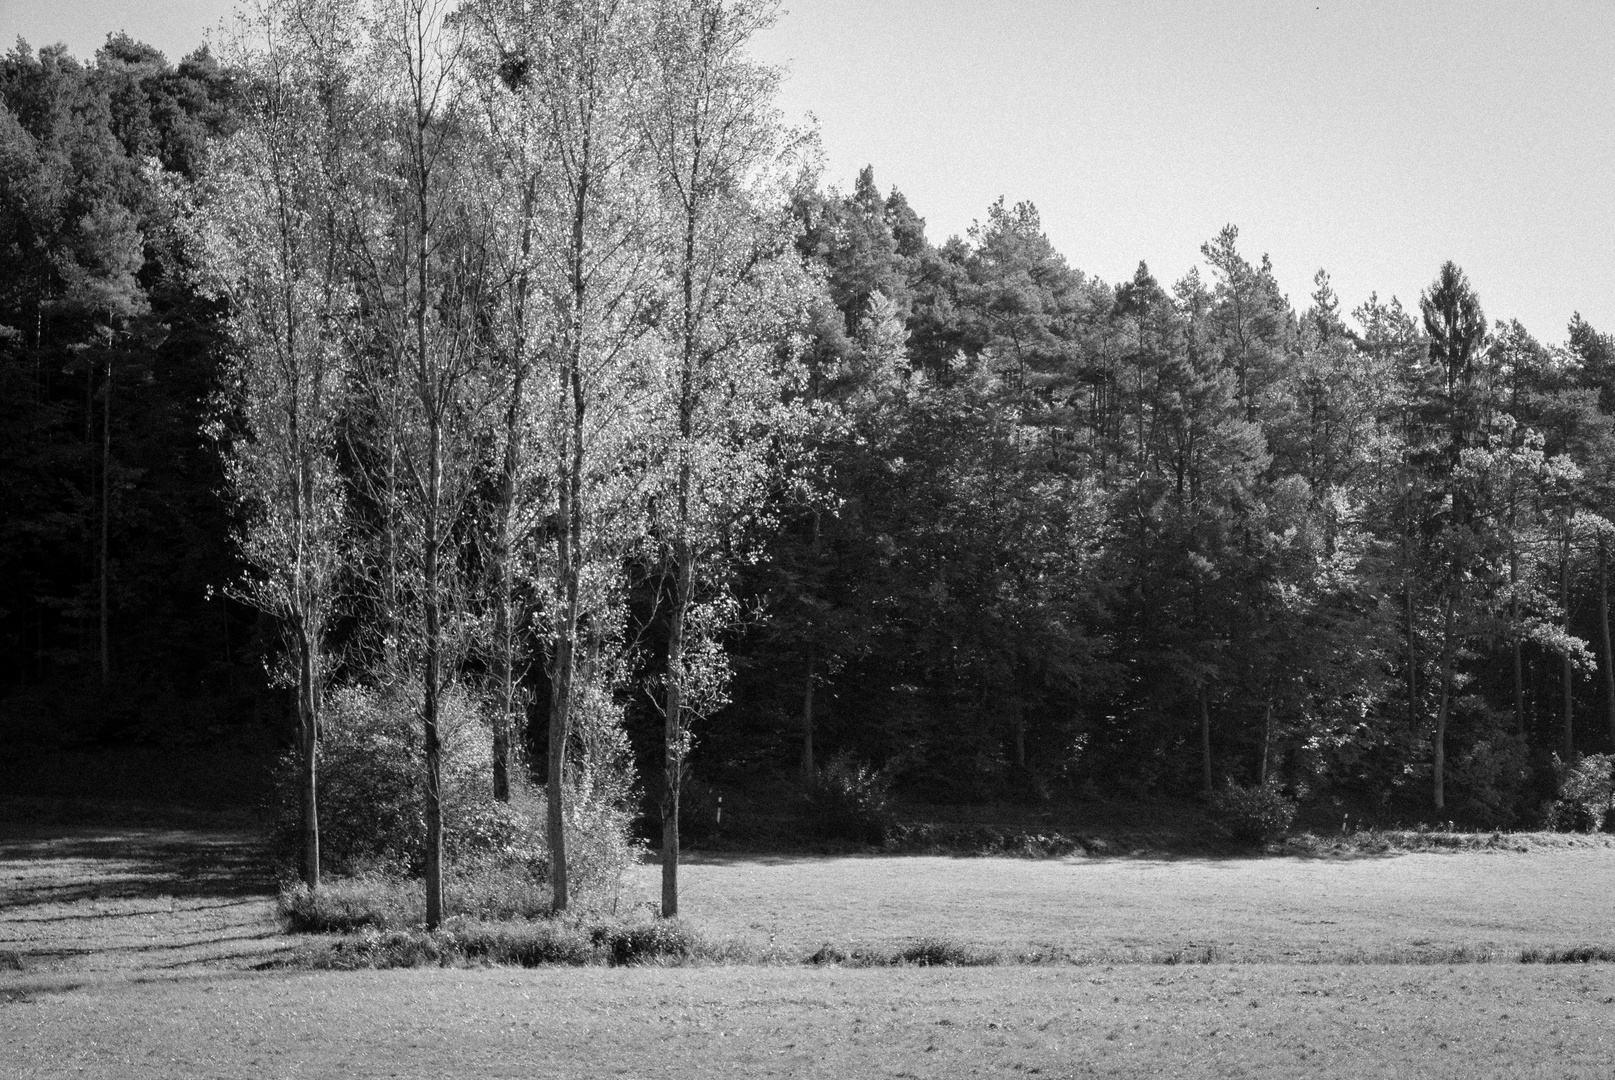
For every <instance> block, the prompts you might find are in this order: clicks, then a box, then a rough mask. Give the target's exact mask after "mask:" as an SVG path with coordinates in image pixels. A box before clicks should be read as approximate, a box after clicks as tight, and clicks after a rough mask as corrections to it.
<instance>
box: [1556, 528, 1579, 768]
mask: <svg viewBox="0 0 1615 1080" xmlns="http://www.w3.org/2000/svg"><path fill="white" fill-rule="evenodd" d="M1559 606H1560V608H1561V609H1562V610H1563V612H1564V632H1565V636H1566V637H1569V636H1570V534H1569V532H1568V528H1567V531H1566V533H1565V539H1564V544H1563V546H1562V547H1561V550H1560V562H1559ZM1561 670H1562V673H1563V683H1564V730H1563V739H1564V743H1563V749H1564V756H1565V760H1566V761H1569V760H1570V759H1571V758H1572V757H1573V756H1575V753H1576V720H1575V698H1574V691H1575V686H1574V683H1573V677H1574V675H1575V667H1574V665H1573V664H1572V663H1571V660H1570V654H1569V653H1568V652H1567V653H1565V655H1564V662H1563V664H1562V665H1561Z"/></svg>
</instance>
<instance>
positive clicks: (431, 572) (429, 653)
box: [421, 341, 443, 930]
mask: <svg viewBox="0 0 1615 1080" xmlns="http://www.w3.org/2000/svg"><path fill="white" fill-rule="evenodd" d="M421 345H422V350H423V351H422V363H424V362H425V360H424V356H425V352H424V348H425V342H424V341H422V343H421ZM427 439H428V448H427V453H428V454H429V455H430V458H429V460H428V461H427V465H426V544H425V548H426V550H425V551H424V552H423V553H422V554H423V556H424V558H423V560H422V563H423V567H422V569H423V571H424V575H423V576H424V577H425V581H424V582H422V586H423V588H422V597H421V599H422V604H423V606H424V607H425V609H426V611H425V615H426V643H425V644H426V687H425V694H424V700H423V701H422V703H421V719H422V722H423V724H424V726H425V729H426V730H425V736H426V928H427V929H428V930H436V929H437V928H438V926H439V925H440V924H441V923H442V921H443V789H442V771H443V761H442V756H443V755H442V746H441V744H440V743H439V741H438V700H439V699H438V686H439V682H440V679H441V674H442V673H441V666H442V662H443V658H442V649H443V642H442V626H441V622H442V611H441V610H440V605H441V602H442V601H441V598H440V596H439V589H438V557H439V553H438V548H439V537H438V530H439V522H438V508H439V507H438V504H439V502H440V497H441V494H442V491H441V489H442V483H443V475H442V431H441V429H440V426H439V423H438V420H437V417H435V416H434V417H432V419H431V421H430V427H429V430H428V432H427Z"/></svg>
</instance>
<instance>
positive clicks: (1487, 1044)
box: [0, 831, 1615, 1080]
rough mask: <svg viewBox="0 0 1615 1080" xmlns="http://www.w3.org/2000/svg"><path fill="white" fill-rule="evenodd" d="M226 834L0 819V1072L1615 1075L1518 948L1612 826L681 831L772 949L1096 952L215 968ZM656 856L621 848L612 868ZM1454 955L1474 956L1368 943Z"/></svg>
mask: <svg viewBox="0 0 1615 1080" xmlns="http://www.w3.org/2000/svg"><path fill="white" fill-rule="evenodd" d="M247 844H248V841H247V840H246V838H243V837H241V836H235V837H234V838H232V836H231V835H230V834H218V835H212V834H194V835H193V834H181V833H171V832H153V831H144V832H141V831H131V832H128V833H127V834H124V835H121V836H120V835H112V834H110V833H108V834H102V833H95V834H94V835H89V834H77V835H66V836H60V837H47V836H43V835H36V836H27V837H16V838H13V839H11V840H9V841H6V842H5V844H4V845H0V855H3V856H4V857H3V858H0V899H3V900H4V904H3V906H0V1077H4V1078H5V1080H10V1078H11V1077H13V1076H15V1077H19V1078H22V1077H41V1078H45V1077H67V1076H83V1077H107V1078H114V1077H116V1078H120V1080H121V1078H130V1080H147V1078H150V1080H156V1078H168V1077H241V1078H259V1077H265V1078H278V1077H356V1078H368V1077H395V1076H396V1077H462V1076H464V1077H477V1078H482V1077H585V1078H587V1077H616V1076H630V1077H648V1076H656V1077H671V1078H674V1080H680V1078H696V1077H753V1076H804V1077H834V1078H836V1080H852V1078H855V1077H866V1076H879V1077H884V1076H890V1077H951V1076H975V1075H1002V1076H1051V1077H1053V1076H1060V1077H1065V1076H1070V1077H1082V1076H1113V1077H1128V1076H1159V1075H1165V1076H1185V1077H1201V1076H1204V1077H1247V1078H1259V1080H1269V1078H1270V1080H1280V1078H1292V1077H1368V1078H1374V1077H1412V1076H1417V1077H1436V1078H1443V1077H1452V1078H1459V1077H1462V1078H1466V1080H1467V1078H1470V1077H1531V1078H1535V1077H1542V1078H1549V1077H1552V1078H1571V1080H1608V1078H1609V1077H1611V1076H1615V965H1612V964H1604V963H1596V964H1590V965H1540V964H1521V963H1518V962H1517V959H1518V956H1519V951H1520V950H1522V949H1528V948H1541V949H1564V948H1572V947H1576V946H1585V945H1603V946H1610V945H1615V849H1612V848H1601V849H1579V850H1578V849H1566V850H1534V851H1530V852H1524V853H1519V852H1463V853H1436V854H1398V855H1387V856H1376V857H1350V858H1296V857H1267V858H1247V859H1226V860H1222V859H1176V860H1173V859H1133V858H1119V859H1071V860H1063V861H1058V860H1044V861H1033V860H1021V859H1008V858H961V859H951V858H931V857H875V856H871V857H848V858H802V857H789V858H782V857H746V858H741V857H736V858H723V859H719V858H713V857H704V856H699V855H698V856H696V857H695V858H694V859H692V860H691V862H690V863H689V864H688V865H686V866H685V867H684V870H683V884H684V916H685V918H686V919H687V920H688V921H689V922H690V923H691V924H692V925H694V926H695V927H697V928H699V929H700V931H701V932H702V933H703V934H705V935H707V936H708V937H712V938H724V937H739V938H745V939H747V940H749V941H752V942H754V943H757V944H764V943H766V942H767V941H768V939H769V938H770V937H772V938H773V939H774V943H775V945H776V946H777V948H776V949H775V950H773V951H772V954H771V955H773V956H774V957H776V958H789V957H791V956H797V957H800V956H802V955H805V954H806V952H808V951H811V950H812V949H813V948H815V947H816V946H817V945H819V944H821V943H824V942H831V943H834V944H836V945H838V946H840V947H842V948H844V949H852V948H856V947H858V946H859V945H865V946H871V947H877V948H878V947H883V946H886V947H889V946H892V945H898V944H903V943H906V942H912V941H914V940H916V939H921V938H941V939H946V940H948V941H952V942H955V943H958V944H962V945H966V946H976V947H982V948H987V949H992V950H994V951H996V952H998V953H1000V954H1009V953H1029V952H1039V951H1041V952H1043V954H1044V956H1045V958H1047V950H1051V949H1053V950H1058V951H1059V952H1060V953H1061V954H1063V955H1064V956H1066V957H1067V958H1076V959H1079V960H1087V961H1089V962H1087V963H1065V962H1053V963H1038V964H1004V965H1000V966H993V967H972V968H917V967H879V968H855V967H843V966H836V965H830V966H825V967H817V966H812V965H806V964H802V963H770V964H726V965H711V964H698V965H693V966H688V967H666V968H663V967H629V968H601V967H592V968H547V969H537V970H518V969H508V968H493V969H474V970H463V969H439V968H421V969H411V970H395V971H361V972H306V971H298V972H293V971H284V970H281V971H253V970H233V971H232V970H227V969H228V968H230V967H237V968H240V967H246V966H250V965H254V964H259V963H262V962H264V961H266V960H270V961H272V960H273V959H274V958H275V957H277V956H282V955H284V954H285V953H286V952H287V951H288V949H289V947H290V945H291V944H292V942H291V941H289V939H288V938H286V937H285V936H284V935H281V934H280V933H279V932H278V929H277V928H276V926H275V924H274V922H273V919H272V916H271V914H270V906H271V899H270V897H269V896H268V895H267V893H266V891H265V890H266V889H267V888H268V882H267V880H266V879H264V878H263V877H262V875H261V874H260V875H258V876H254V875H253V874H252V873H251V872H249V868H250V866H251V858H250V857H249V854H248V852H247ZM656 884H657V878H656V868H655V867H654V866H645V867H640V868H637V869H636V871H635V873H634V876H633V879H632V881H631V882H630V886H629V894H628V897H627V899H628V901H629V902H630V903H631V902H632V901H633V899H634V898H636V897H639V898H649V897H653V896H654V895H656V893H655V888H656ZM1208 950H1209V953H1208ZM1207 955H1209V956H1210V957H1211V958H1212V959H1213V960H1215V961H1218V962H1213V963H1209V964H1198V963H1197V964H1182V965H1178V964H1163V963H1154V962H1150V961H1159V960H1171V959H1200V958H1205V957H1206V956H1207ZM1459 956H1461V957H1464V958H1467V959H1491V960H1492V961H1493V962H1489V963H1430V962H1426V963H1396V964H1385V963H1373V962H1368V961H1373V960H1375V959H1379V960H1386V959H1396V960H1424V961H1431V960H1438V959H1442V958H1444V957H1449V958H1450V957H1459ZM1127 961H1143V962H1127ZM1241 961H1249V962H1241ZM8 967H9V968H11V970H6V969H7V968H8Z"/></svg>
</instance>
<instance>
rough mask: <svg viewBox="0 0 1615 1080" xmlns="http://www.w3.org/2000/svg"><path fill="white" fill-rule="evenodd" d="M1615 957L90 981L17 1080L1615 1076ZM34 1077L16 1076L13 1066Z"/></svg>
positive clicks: (70, 997) (19, 1029) (23, 1062)
mask: <svg viewBox="0 0 1615 1080" xmlns="http://www.w3.org/2000/svg"><path fill="white" fill-rule="evenodd" d="M1612 1002H1615V969H1611V968H1610V967H1608V966H1596V967H1535V966H1530V967H1528V966H1522V965H1517V964H1516V965H1506V966H1505V965H1493V964H1475V965H1463V966H1459V967H1453V968H1449V967H1445V966H1443V967H1430V966H1408V965H1403V966H1393V967H1375V966H1348V967H1335V966H1295V965H1283V964H1272V965H1212V966H1208V967H1200V966H1196V967H1160V966H1146V965H1137V964H1134V965H1123V966H1117V967H1113V968H1107V967H1077V966H1071V967H1059V968H1027V967H1012V968H987V969H946V968H940V969H939V968H897V969H892V968H886V969H862V970H856V971H849V970H845V969H836V968H830V969H811V968H809V969H799V968H781V967H717V968H609V969H608V968H581V969H579V968H563V969H541V970H537V971H511V970H503V969H494V970H478V971H453V970H442V969H430V970H418V971H384V972H347V973H321V974H298V975H261V974H260V975H246V976H235V977H216V976H215V977H211V978H201V979H194V978H193V979H187V980H173V979H163V980H159V981H156V982H139V983H131V982H128V981H117V982H113V983H108V984H99V985H94V984H92V985H90V986H86V987H82V988H80V989H78V990H76V991H74V992H71V993H61V994H44V995H40V996H38V997H36V998H35V999H33V1000H27V1001H17V1002H14V1003H13V1004H10V1005H5V1006H0V1045H3V1046H4V1047H6V1048H7V1049H6V1051H5V1053H6V1054H7V1057H8V1058H9V1068H8V1069H7V1071H6V1075H7V1076H16V1077H19V1078H23V1077H54V1076H85V1077H107V1078H119V1080H147V1078H153V1080H155V1078H167V1077H181V1076H206V1077H241V1078H273V1077H296V1076H308V1077H352V1078H369V1077H393V1076H398V1077H446V1076H452V1077H490V1078H492V1077H524V1078H525V1077H586V1078H592V1077H617V1076H632V1077H644V1076H659V1077H670V1078H695V1077H765V1076H804V1077H836V1078H838V1080H852V1078H856V1077H951V1076H973V1075H998V1076H1047V1077H1066V1076H1073V1077H1084V1076H1109V1077H1130V1076H1185V1077H1202V1076H1203V1077H1255V1078H1273V1080H1278V1078H1293V1077H1365V1078H1367V1077H1414V1076H1417V1077H1425V1078H1446V1077H1451V1078H1464V1080H1469V1078H1475V1077H1531V1078H1536V1077H1541V1078H1544V1080H1546V1078H1550V1077H1551V1078H1554V1080H1560V1078H1567V1077H1568V1078H1574V1080H1607V1078H1608V1076H1609V1075H1610V1069H1611V1062H1612V1061H1615V1027H1612V1025H1611V1020H1612V1019H1615V1005H1612V1004H1611V1003H1612ZM12 1070H14V1071H12Z"/></svg>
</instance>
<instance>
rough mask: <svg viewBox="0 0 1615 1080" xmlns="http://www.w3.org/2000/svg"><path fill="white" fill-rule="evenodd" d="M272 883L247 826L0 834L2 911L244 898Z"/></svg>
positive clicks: (260, 845) (258, 840)
mask: <svg viewBox="0 0 1615 1080" xmlns="http://www.w3.org/2000/svg"><path fill="white" fill-rule="evenodd" d="M273 888H274V877H273V874H272V872H271V868H270V865H269V859H268V856H267V852H266V848H265V843H264V839H263V837H262V836H261V835H258V834H254V833H251V832H241V831H204V830H190V829H152V828H119V829H94V828H88V827H82V826H54V827H32V828H25V829H12V830H8V832H7V833H4V834H0V908H3V909H5V910H6V911H7V913H15V912H16V910H17V909H19V908H27V907H30V906H34V905H39V904H67V903H75V902H77V901H81V900H140V899H152V898H156V897H173V898H177V899H206V898H221V899H229V898H241V897H247V896H261V895H263V894H264V893H267V892H271V891H273ZM56 917H57V918H62V919H67V918H73V917H75V916H74V915H72V914H64V915H59V916H56ZM103 917H104V916H103Z"/></svg>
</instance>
